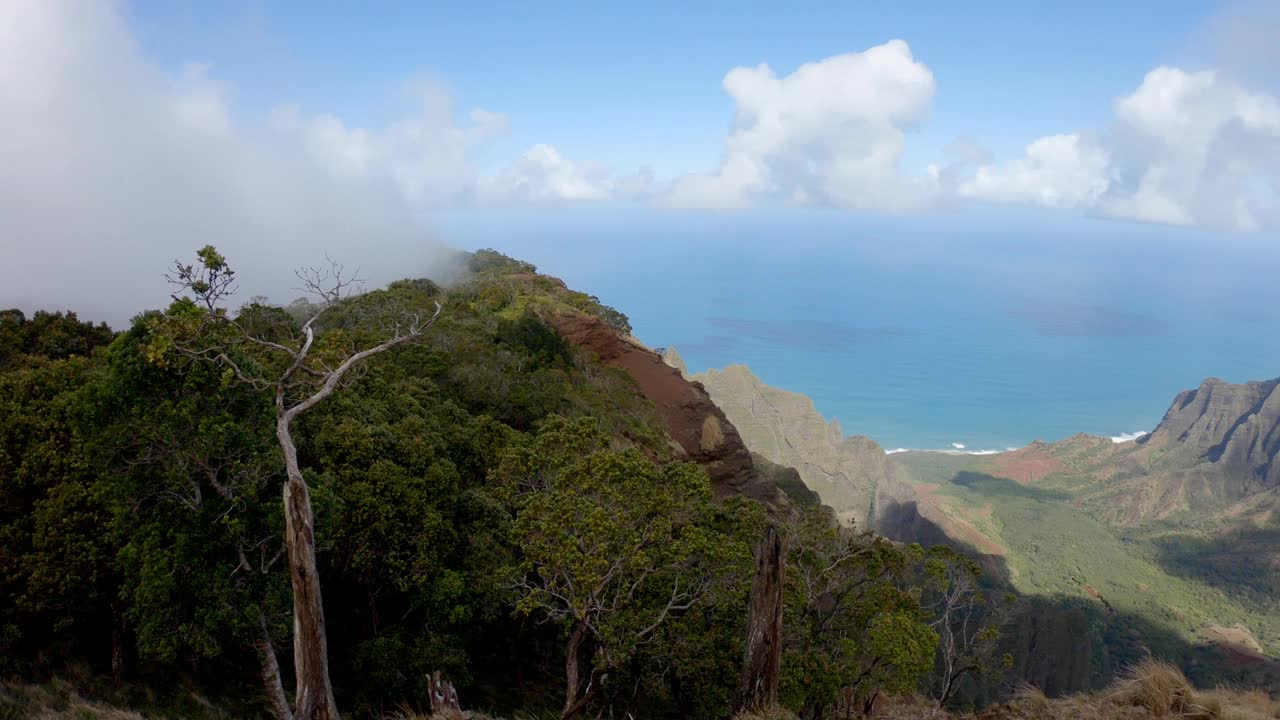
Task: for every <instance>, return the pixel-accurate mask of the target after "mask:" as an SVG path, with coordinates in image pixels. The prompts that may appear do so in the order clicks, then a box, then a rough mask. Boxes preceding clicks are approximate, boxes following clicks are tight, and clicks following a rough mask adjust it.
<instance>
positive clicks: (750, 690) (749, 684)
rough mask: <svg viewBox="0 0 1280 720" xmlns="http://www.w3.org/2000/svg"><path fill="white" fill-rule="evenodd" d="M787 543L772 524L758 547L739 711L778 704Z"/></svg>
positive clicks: (750, 601) (748, 615)
mask: <svg viewBox="0 0 1280 720" xmlns="http://www.w3.org/2000/svg"><path fill="white" fill-rule="evenodd" d="M787 544H788V543H787V539H786V538H784V537H783V536H782V535H781V534H780V533H779V532H778V528H777V526H776V525H773V524H770V525H769V530H768V532H767V533H766V534H765V537H764V539H763V540H762V541H761V542H760V545H759V546H758V547H757V548H756V574H755V578H754V579H753V580H752V581H751V597H750V600H749V603H750V604H749V606H748V608H747V646H746V653H745V656H744V657H743V661H742V686H741V690H740V697H739V701H738V709H739V710H759V709H763V708H767V707H771V706H773V705H776V704H777V702H778V679H779V678H778V675H779V669H780V666H781V664H782V589H783V584H784V583H785V581H786V571H787Z"/></svg>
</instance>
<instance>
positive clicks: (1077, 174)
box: [956, 133, 1110, 208]
mask: <svg viewBox="0 0 1280 720" xmlns="http://www.w3.org/2000/svg"><path fill="white" fill-rule="evenodd" d="M1109 160H1110V157H1109V154H1108V152H1107V150H1106V149H1105V148H1102V147H1098V146H1097V145H1096V144H1095V143H1093V142H1090V141H1089V140H1086V139H1084V138H1082V137H1081V136H1080V135H1079V134H1074V133H1073V134H1071V135H1052V136H1049V137H1044V138H1040V139H1039V140H1036V141H1035V142H1033V143H1031V144H1030V145H1028V146H1027V149H1026V152H1025V154H1024V155H1023V157H1021V158H1019V159H1017V160H1015V161H1013V162H1011V163H1008V164H1007V165H1004V166H994V165H982V166H979V167H978V168H977V171H976V172H975V174H974V175H973V176H972V177H970V178H968V179H965V180H963V181H961V182H960V183H959V185H958V187H957V189H956V190H957V192H958V193H959V194H960V195H962V196H965V197H976V198H983V199H989V200H997V201H1003V202H1018V203H1036V204H1039V205H1045V206H1048V207H1068V208H1069V207H1080V206H1088V205H1092V204H1094V203H1095V202H1097V200H1098V198H1099V197H1101V196H1102V194H1103V193H1105V192H1106V190H1107V165H1108V163H1109Z"/></svg>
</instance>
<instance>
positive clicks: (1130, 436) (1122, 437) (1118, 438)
mask: <svg viewBox="0 0 1280 720" xmlns="http://www.w3.org/2000/svg"><path fill="white" fill-rule="evenodd" d="M1150 434H1151V433H1149V432H1147V431H1146V430H1139V431H1138V432H1131V433H1120V434H1119V435H1112V436H1111V438H1110V439H1111V442H1113V443H1122V442H1129V441H1130V440H1137V439H1138V438H1140V437H1142V436H1144V435H1150Z"/></svg>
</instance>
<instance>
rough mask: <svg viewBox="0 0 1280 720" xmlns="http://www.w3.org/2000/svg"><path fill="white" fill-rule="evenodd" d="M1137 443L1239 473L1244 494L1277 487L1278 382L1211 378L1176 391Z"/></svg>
mask: <svg viewBox="0 0 1280 720" xmlns="http://www.w3.org/2000/svg"><path fill="white" fill-rule="evenodd" d="M1139 444H1141V445H1143V446H1146V447H1150V448H1170V447H1179V448H1183V449H1185V450H1189V451H1190V452H1193V453H1194V454H1195V455H1196V456H1197V458H1198V459H1200V460H1202V461H1203V462H1208V463H1212V464H1214V465H1217V466H1219V467H1221V468H1223V469H1224V470H1226V471H1229V472H1232V473H1237V474H1239V476H1240V477H1241V479H1242V480H1243V482H1242V485H1241V487H1240V492H1241V494H1242V495H1249V494H1252V493H1255V492H1261V491H1263V490H1266V489H1268V488H1274V487H1277V486H1280V460H1277V455H1280V379H1276V380H1269V381H1266V382H1250V383H1244V384H1241V385H1233V384H1230V383H1226V382H1223V381H1222V380H1219V379H1217V378H1209V379H1207V380H1205V381H1204V382H1202V383H1201V384H1200V387H1199V388H1197V389H1195V390H1187V391H1184V392H1182V393H1179V394H1178V397H1177V398H1175V399H1174V401H1173V405H1171V406H1170V407H1169V411H1168V412H1166V413H1165V415H1164V419H1162V420H1161V421H1160V424H1159V425H1158V426H1157V427H1156V429H1155V431H1154V432H1152V433H1151V434H1150V435H1148V436H1146V437H1144V438H1142V439H1141V440H1140V441H1139Z"/></svg>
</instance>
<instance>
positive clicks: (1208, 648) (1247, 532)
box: [696, 366, 1280, 692]
mask: <svg viewBox="0 0 1280 720" xmlns="http://www.w3.org/2000/svg"><path fill="white" fill-rule="evenodd" d="M696 377H697V378H699V379H700V380H701V381H702V382H703V384H704V385H705V386H706V387H707V389H708V391H709V392H710V393H711V396H712V397H713V399H715V400H716V402H717V403H719V404H720V405H721V406H722V407H723V408H724V409H725V412H726V414H727V415H728V417H729V418H730V419H731V420H733V421H734V422H735V424H736V425H738V427H740V428H741V429H742V430H741V431H742V435H743V438H744V439H745V440H746V442H747V444H748V446H749V447H751V449H752V450H753V451H755V452H758V453H760V454H761V455H763V456H765V457H767V458H769V459H770V460H773V461H775V462H778V463H780V464H793V465H794V466H795V467H796V468H797V469H798V470H799V471H800V476H801V478H802V479H803V480H804V482H805V483H806V485H808V486H809V487H810V488H811V489H812V490H814V491H815V492H816V493H817V494H818V495H819V496H820V497H821V498H822V500H823V502H824V503H827V504H829V505H832V506H833V507H835V508H836V509H837V510H838V511H840V512H841V514H842V515H844V516H846V517H856V518H858V519H859V520H860V521H862V520H863V519H864V517H866V516H865V515H860V514H859V509H860V508H863V507H868V508H874V514H873V515H871V516H870V518H869V524H870V526H871V527H873V528H875V529H876V530H877V531H878V532H881V533H883V534H885V535H886V536H888V537H892V538H895V539H899V540H904V541H918V542H923V543H925V544H930V543H936V542H947V543H951V544H956V545H958V546H960V547H963V548H966V549H967V550H969V551H970V552H972V553H975V554H976V555H977V556H978V557H979V558H981V559H982V562H983V565H984V567H985V568H986V569H987V571H988V575H989V576H990V577H991V578H992V580H993V581H996V582H1000V583H1004V584H1007V585H1008V586H1009V587H1011V588H1013V589H1015V590H1016V591H1017V592H1019V593H1020V594H1023V595H1025V596H1030V597H1033V598H1042V599H1044V600H1046V601H1047V602H1045V603H1041V610H1040V612H1041V613H1042V614H1043V613H1051V614H1052V615H1054V616H1056V614H1057V613H1059V612H1060V611H1066V610H1067V609H1072V608H1074V610H1071V612H1080V613H1084V614H1083V615H1082V616H1081V617H1083V618H1087V625H1088V626H1089V627H1090V628H1091V629H1090V630H1088V631H1087V632H1086V633H1085V635H1084V637H1086V638H1093V639H1092V640H1089V641H1087V642H1085V643H1084V645H1079V644H1076V645H1075V646H1074V647H1075V649H1073V650H1068V649H1067V648H1068V647H1069V646H1070V640H1069V638H1067V637H1063V638H1061V640H1059V641H1055V642H1058V643H1060V644H1059V645H1057V646H1056V649H1055V650H1052V651H1051V652H1053V653H1054V654H1057V655H1059V656H1060V657H1061V658H1062V660H1061V662H1059V663H1058V664H1057V667H1056V668H1054V669H1040V670H1035V669H1034V668H1031V667H1029V666H1028V667H1026V668H1024V670H1025V672H1024V676H1025V677H1028V679H1034V680H1035V681H1036V682H1037V684H1038V685H1039V686H1040V687H1043V688H1057V689H1058V691H1060V692H1063V691H1072V690H1082V689H1087V688H1090V687H1097V686H1099V685H1100V684H1101V683H1104V682H1106V681H1107V680H1108V679H1109V678H1110V677H1111V676H1112V675H1113V674H1114V673H1115V672H1116V671H1118V670H1119V668H1120V667H1122V666H1123V665H1124V664H1125V663H1126V662H1129V661H1131V660H1132V659H1134V658H1136V657H1140V656H1141V655H1142V653H1144V652H1146V651H1147V650H1154V651H1156V652H1158V653H1161V654H1163V655H1164V656H1166V657H1170V658H1174V659H1177V660H1178V661H1179V662H1180V663H1182V664H1183V666H1184V668H1186V669H1187V670H1188V671H1189V672H1191V673H1192V674H1193V676H1195V677H1197V678H1198V679H1201V680H1204V681H1209V682H1212V681H1215V679H1217V680H1221V679H1223V678H1249V677H1255V678H1256V677H1261V678H1268V679H1267V680H1265V681H1266V682H1270V683H1272V684H1273V687H1276V688H1280V664H1278V663H1277V660H1278V659H1280V582H1278V581H1277V580H1276V578H1277V577H1280V573H1278V572H1277V571H1278V570H1280V512H1278V510H1280V502H1277V499H1278V498H1280V493H1278V492H1277V489H1276V486H1275V482H1274V476H1275V472H1276V467H1277V464H1278V463H1277V462H1276V460H1275V456H1276V448H1277V446H1278V445H1280V417H1278V414H1277V408H1280V392H1278V391H1277V389H1276V388H1277V383H1276V382H1275V381H1272V382H1263V383H1248V384H1243V385H1229V384H1226V383H1222V382H1221V381H1217V380H1208V381H1206V382H1205V383H1204V384H1203V385H1202V386H1201V387H1200V388H1199V389H1198V390H1194V391H1188V392H1184V393H1181V394H1179V395H1178V397H1177V398H1176V399H1175V400H1174V402H1173V404H1172V405H1171V407H1170V409H1169V411H1168V412H1167V413H1166V415H1165V418H1164V420H1163V421H1162V422H1161V423H1160V425H1159V426H1158V427H1157V428H1156V429H1155V430H1154V431H1153V432H1152V433H1151V434H1150V435H1148V436H1145V437H1143V438H1142V439H1141V440H1139V441H1137V442H1126V443H1113V442H1112V441H1111V440H1109V439H1107V438H1100V437H1093V436H1088V435H1076V436H1074V437H1071V438H1067V439H1065V440H1062V441H1059V442H1054V443H1046V442H1040V441H1037V442H1034V443H1032V444H1030V445H1028V446H1026V447H1025V448H1022V449H1019V450H1017V451H1011V452H1007V453H1002V454H998V455H989V456H972V455H962V454H952V453H933V452H906V453H898V454H893V455H885V454H884V452H883V450H882V449H881V448H880V447H879V446H877V445H875V444H874V443H873V442H871V441H869V440H867V439H865V438H856V437H855V438H845V437H842V436H841V435H840V434H839V433H840V430H839V426H838V425H835V424H834V423H828V422H826V421H825V419H823V418H822V417H821V415H820V414H819V413H818V412H817V411H816V409H815V408H814V406H813V403H812V401H810V400H809V399H808V398H805V397H804V396H801V395H798V394H796V393H790V392H787V391H783V390H779V389H776V388H770V387H768V386H767V385H765V384H764V383H762V382H761V381H760V380H759V379H758V378H756V377H755V376H753V375H752V374H751V373H750V371H749V370H748V369H746V368H745V367H742V366H731V367H729V368H726V369H725V370H723V371H714V370H713V371H709V372H707V373H704V374H702V375H699V376H696ZM832 470H836V472H831V471H832ZM833 480H834V482H833ZM868 496H870V498H872V499H873V502H868V501H867V500H866V499H865V498H867V497H868ZM863 503H867V504H865V505H864V504H863ZM1027 622H1029V623H1031V625H1028V626H1027V628H1026V633H1027V634H1026V636H1025V638H1023V639H1025V640H1026V641H1027V642H1029V643H1031V645H1028V646H1027V647H1026V648H1024V650H1025V652H1023V653H1021V654H1020V655H1019V662H1023V661H1024V660H1027V661H1030V660H1033V659H1034V656H1035V655H1036V654H1038V653H1037V652H1035V651H1033V649H1032V648H1033V646H1034V644H1035V642H1036V641H1035V640H1034V639H1031V638H1034V637H1036V633H1034V632H1033V631H1032V626H1033V625H1034V624H1035V623H1036V622H1037V621H1036V620H1035V619H1034V618H1030V619H1028V621H1027ZM1063 622H1065V620H1059V621H1055V622H1054V623H1051V625H1052V624H1057V625H1061V624H1062V623H1063ZM1039 636H1040V637H1041V642H1043V640H1044V639H1045V638H1047V637H1048V636H1047V635H1045V634H1044V631H1043V629H1042V630H1041V631H1040V633H1039ZM1044 652H1046V648H1044V647H1041V648H1040V650H1039V653H1044ZM1067 658H1078V660H1076V661H1072V662H1068V661H1067ZM1071 667H1076V668H1078V669H1076V670H1071V669H1069V668H1071Z"/></svg>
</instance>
